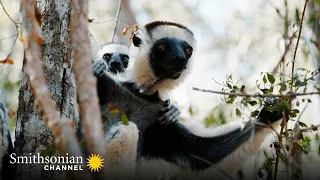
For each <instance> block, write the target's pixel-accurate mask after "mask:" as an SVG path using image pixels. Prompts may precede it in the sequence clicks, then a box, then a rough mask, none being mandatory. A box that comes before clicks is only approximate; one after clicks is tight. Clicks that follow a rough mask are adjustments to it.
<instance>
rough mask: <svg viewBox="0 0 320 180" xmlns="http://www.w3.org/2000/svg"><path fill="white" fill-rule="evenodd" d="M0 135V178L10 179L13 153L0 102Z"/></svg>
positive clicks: (5, 116) (4, 111)
mask: <svg viewBox="0 0 320 180" xmlns="http://www.w3.org/2000/svg"><path fill="white" fill-rule="evenodd" d="M0 133H1V134H0V138H1V139H0V177H1V178H2V179H11V177H12V176H11V173H12V164H11V163H10V154H11V153H12V152H13V144H12V140H11V137H10V131H9V127H8V121H7V111H6V108H5V106H4V104H3V103H2V102H0Z"/></svg>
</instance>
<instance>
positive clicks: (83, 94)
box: [70, 0, 106, 175]
mask: <svg viewBox="0 0 320 180" xmlns="http://www.w3.org/2000/svg"><path fill="white" fill-rule="evenodd" d="M71 17H72V18H70V19H71V24H70V27H71V28H70V31H71V45H72V57H73V60H74V71H75V79H76V85H77V93H78V104H79V108H80V119H81V125H82V132H83V133H82V134H84V136H83V139H84V143H85V145H86V150H87V151H88V153H98V154H100V155H101V156H102V157H103V158H106V150H105V143H104V142H105V141H104V138H103V137H104V132H103V125H102V120H101V112H100V106H99V104H98V102H99V99H98V96H97V91H96V89H95V88H93V87H96V85H97V79H96V78H95V77H94V75H93V72H92V71H93V70H92V62H91V53H90V51H91V49H90V40H89V36H88V32H89V29H88V0H72V2H71ZM100 175H103V174H100Z"/></svg>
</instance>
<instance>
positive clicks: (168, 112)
mask: <svg viewBox="0 0 320 180" xmlns="http://www.w3.org/2000/svg"><path fill="white" fill-rule="evenodd" d="M163 106H164V108H163V109H162V110H161V111H160V112H159V117H158V120H159V122H160V124H164V125H168V124H171V123H173V122H175V121H176V120H177V117H178V116H179V115H180V110H179V109H178V108H177V107H176V106H174V105H173V104H170V100H169V99H168V100H166V101H165V102H164V104H163Z"/></svg>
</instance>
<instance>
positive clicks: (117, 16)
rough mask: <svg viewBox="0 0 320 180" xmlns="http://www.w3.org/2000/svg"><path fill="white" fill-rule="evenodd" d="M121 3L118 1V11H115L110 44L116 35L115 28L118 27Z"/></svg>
mask: <svg viewBox="0 0 320 180" xmlns="http://www.w3.org/2000/svg"><path fill="white" fill-rule="evenodd" d="M121 2H122V0H119V4H118V10H117V15H116V18H115V23H114V28H113V32H112V38H111V42H113V40H114V36H115V34H116V29H117V26H118V21H119V16H120V12H121Z"/></svg>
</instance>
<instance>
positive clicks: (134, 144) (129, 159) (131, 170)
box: [105, 122, 139, 179]
mask: <svg viewBox="0 0 320 180" xmlns="http://www.w3.org/2000/svg"><path fill="white" fill-rule="evenodd" d="M138 139H139V130H138V128H137V126H136V124H135V123H133V122H129V125H124V124H122V123H118V124H115V125H113V126H112V127H111V128H110V130H109V132H107V134H106V136H105V141H106V144H107V160H106V169H107V172H108V176H109V177H112V179H117V178H119V179H123V178H124V179H133V178H134V176H135V172H136V158H137V148H138Z"/></svg>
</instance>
